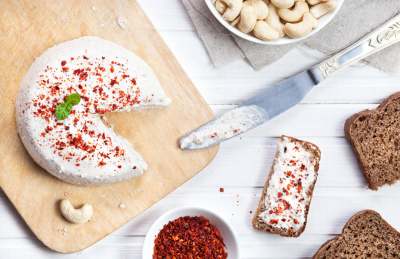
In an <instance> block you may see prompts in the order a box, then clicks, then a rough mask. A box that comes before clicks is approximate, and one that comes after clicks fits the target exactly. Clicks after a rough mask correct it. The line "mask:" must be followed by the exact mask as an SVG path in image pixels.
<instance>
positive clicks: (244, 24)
mask: <svg viewBox="0 0 400 259" xmlns="http://www.w3.org/2000/svg"><path fill="white" fill-rule="evenodd" d="M256 22H257V14H256V11H255V9H254V8H253V7H252V6H250V5H244V6H243V8H242V11H241V12H240V21H239V24H238V29H239V30H240V31H241V32H244V33H249V32H251V31H252V30H253V29H254V26H255V25H256Z"/></svg>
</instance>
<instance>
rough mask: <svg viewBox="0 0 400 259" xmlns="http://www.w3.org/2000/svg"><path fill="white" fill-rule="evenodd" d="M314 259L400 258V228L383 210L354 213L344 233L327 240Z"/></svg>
mask: <svg viewBox="0 0 400 259" xmlns="http://www.w3.org/2000/svg"><path fill="white" fill-rule="evenodd" d="M313 258H314V259H335V258H388V259H389V258H393V259H394V258H397V259H398V258H400V232H398V231H397V230H396V229H394V228H393V227H392V226H391V225H390V224H389V223H387V222H386V221H385V220H384V219H383V218H382V217H381V215H379V213H377V212H375V211H373V210H363V211H360V212H358V213H356V214H355V215H354V216H352V217H351V218H350V219H349V221H348V222H347V223H346V225H345V226H344V228H343V231H342V234H340V235H338V236H337V237H336V238H334V239H332V240H330V241H328V242H326V243H325V244H323V245H322V246H321V248H320V249H319V250H318V251H317V253H316V254H315V255H314V257H313Z"/></svg>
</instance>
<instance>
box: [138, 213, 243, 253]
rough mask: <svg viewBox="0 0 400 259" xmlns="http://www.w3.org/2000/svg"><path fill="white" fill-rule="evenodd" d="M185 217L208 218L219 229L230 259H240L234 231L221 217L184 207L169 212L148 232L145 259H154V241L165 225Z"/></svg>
mask: <svg viewBox="0 0 400 259" xmlns="http://www.w3.org/2000/svg"><path fill="white" fill-rule="evenodd" d="M184 216H203V217H205V218H207V219H208V220H209V221H210V222H211V224H213V225H214V226H215V227H217V228H218V229H219V231H220V232H221V235H222V238H223V239H224V243H225V246H226V250H227V252H228V259H239V258H240V256H239V246H238V243H237V239H236V236H235V233H234V231H233V229H232V228H231V227H230V226H229V224H228V223H227V222H226V221H225V220H224V219H222V218H221V217H220V216H218V215H217V214H215V213H214V212H211V211H209V210H206V209H202V208H193V207H183V208H178V209H174V210H171V211H168V212H167V213H165V214H164V215H162V216H161V217H159V218H158V219H157V220H156V221H155V222H154V223H153V225H152V226H151V227H150V229H149V231H148V232H147V235H146V238H145V240H144V244H143V256H142V258H143V259H151V258H153V249H154V240H155V238H156V236H157V234H158V233H159V232H160V231H161V229H162V228H163V227H164V225H166V224H168V222H170V221H172V220H175V219H177V218H179V217H184Z"/></svg>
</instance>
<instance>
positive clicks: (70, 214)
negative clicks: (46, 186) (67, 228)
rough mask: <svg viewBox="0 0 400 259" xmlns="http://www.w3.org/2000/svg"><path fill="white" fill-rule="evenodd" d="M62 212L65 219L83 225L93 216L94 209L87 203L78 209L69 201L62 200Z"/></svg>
mask: <svg viewBox="0 0 400 259" xmlns="http://www.w3.org/2000/svg"><path fill="white" fill-rule="evenodd" d="M60 211H61V214H62V215H63V217H64V218H65V219H66V220H68V221H69V222H70V223H73V224H83V223H86V222H88V221H89V220H90V219H91V218H92V216H93V207H92V205H90V204H87V203H85V204H84V205H83V206H82V207H80V208H78V209H76V208H75V207H74V206H73V205H72V203H71V202H70V201H69V200H66V199H64V200H61V202H60Z"/></svg>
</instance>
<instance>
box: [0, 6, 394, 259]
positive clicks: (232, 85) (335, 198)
mask: <svg viewBox="0 0 400 259" xmlns="http://www.w3.org/2000/svg"><path fill="white" fill-rule="evenodd" d="M88 1H89V0H88ZM0 2H1V1H0ZM138 2H139V3H140V5H141V7H143V9H144V10H145V12H146V14H147V15H148V16H149V18H150V20H151V21H152V22H153V24H154V25H155V27H156V29H157V30H158V32H159V33H160V34H161V36H162V38H163V39H164V40H165V41H166V43H167V44H168V46H169V48H170V49H171V50H172V52H173V53H174V55H175V56H176V57H177V59H178V61H179V63H180V64H181V65H182V67H183V69H184V70H185V71H186V73H187V74H188V75H189V77H190V78H191V79H192V80H193V81H194V82H195V85H196V87H197V88H198V90H199V91H200V93H201V94H202V95H203V96H204V97H205V99H206V101H207V102H208V104H209V105H211V106H212V108H213V109H214V111H216V112H221V111H222V110H224V109H227V108H229V107H231V106H230V105H237V104H238V103H239V102H240V101H242V100H244V99H245V98H246V97H247V96H250V95H251V93H252V92H255V91H257V89H261V88H262V87H263V86H264V85H265V83H266V82H273V81H276V80H278V79H279V78H282V77H284V76H286V75H289V74H290V73H291V72H292V71H295V70H297V69H299V68H301V67H304V66H305V65H307V64H310V63H313V62H316V61H318V60H319V59H320V58H321V55H320V54H317V53H315V52H313V51H309V50H306V49H303V48H300V49H298V50H295V51H293V52H291V53H290V54H288V55H287V56H286V57H284V58H283V59H282V60H281V61H279V62H278V63H275V64H273V65H271V66H267V67H265V68H263V69H261V70H260V71H253V70H252V69H251V68H250V67H249V66H248V65H247V63H246V62H245V61H237V62H234V63H232V64H229V65H227V66H225V67H222V68H215V67H213V66H212V64H211V63H210V60H209V59H208V57H207V53H206V51H205V50H204V48H203V46H202V43H201V41H200V40H199V38H198V37H197V36H196V33H195V31H194V28H193V26H192V24H191V22H190V20H189V19H188V17H187V14H186V13H185V11H184V8H183V6H182V5H181V0H168V1H162V0H138ZM91 4H92V6H96V4H95V1H93V2H91ZM0 13H1V12H0ZM3 35H4V34H0V38H1V37H3ZM16 65H18V64H16ZM399 83H400V77H399V76H398V75H386V74H384V73H382V72H380V71H377V70H376V69H373V68H370V67H368V66H365V65H363V64H358V65H356V66H354V67H351V68H349V69H346V70H345V71H342V72H340V73H339V74H337V75H336V76H335V77H334V78H332V79H330V80H329V81H326V82H324V83H323V84H322V85H321V86H319V87H318V88H316V89H314V90H313V91H312V92H311V93H310V95H309V96H308V97H307V98H306V99H305V100H304V101H303V104H301V105H299V106H298V107H295V108H294V109H293V111H290V112H289V114H288V115H286V114H285V115H283V116H282V118H276V121H275V122H273V123H271V124H270V125H265V126H263V128H262V129H261V128H260V129H259V130H258V129H257V131H253V132H249V133H248V134H246V135H245V136H243V137H242V138H240V139H234V140H232V141H229V142H226V143H223V144H222V145H221V148H220V151H219V152H218V154H217V156H216V158H215V159H214V160H213V162H212V163H211V164H210V165H209V166H208V167H207V168H206V169H205V170H203V171H202V172H201V173H200V174H198V175H197V176H196V177H194V178H193V179H191V180H190V181H189V182H188V183H186V184H184V185H183V186H181V187H179V188H178V190H177V191H175V192H173V193H172V194H171V195H168V196H167V197H166V198H165V199H163V200H161V201H160V202H158V203H157V204H156V205H155V206H153V207H152V208H150V209H149V210H147V211H145V212H144V213H143V214H141V215H140V216H138V217H136V218H135V219H134V220H132V221H130V222H129V223H128V224H126V225H125V226H124V227H122V228H121V229H120V230H118V231H116V232H114V233H112V234H111V235H109V237H107V238H105V239H104V240H102V241H100V242H98V243H97V244H96V245H94V246H93V247H91V248H89V249H85V250H84V251H82V252H79V253H75V254H71V255H60V254H56V253H53V252H51V251H50V250H49V249H47V248H44V247H43V246H41V245H40V243H39V242H37V240H36V238H35V237H34V236H33V235H32V234H31V233H30V231H29V230H28V229H27V227H26V226H25V224H23V222H22V221H21V220H20V219H19V217H18V215H17V214H16V213H15V210H14V209H13V208H12V207H11V205H9V202H8V200H7V199H6V198H5V196H4V195H1V194H0V223H1V226H0V258H1V259H3V258H6V259H8V258H13V259H14V258H16V259H26V258H40V259H42V258H74V259H75V258H84V259H87V258H90V259H91V258H93V259H102V258H104V259H109V258H113V259H114V258H115V259H128V258H129V259H132V258H133V259H139V258H141V254H142V253H141V249H142V243H143V240H144V235H145V233H146V232H147V230H148V228H149V226H150V225H151V224H152V223H153V222H154V220H155V219H156V218H158V217H159V216H160V215H161V214H162V213H164V212H165V211H166V210H169V209H173V208H176V207H179V206H190V205H195V206H196V205H198V206H203V207H206V208H208V209H210V210H214V211H216V212H218V213H219V214H220V215H221V216H223V217H225V218H226V219H227V220H229V221H230V222H231V224H232V226H233V227H234V229H236V232H237V234H238V237H239V244H240V249H241V255H242V258H244V259H256V258H257V259H265V258H267V259H280V258H281V259H282V258H285V259H289V258H290V259H293V258H310V257H311V256H312V255H313V254H314V252H315V251H316V250H317V249H318V247H319V246H320V245H321V244H322V243H324V242H325V241H326V240H328V239H330V238H332V237H333V236H334V235H335V234H337V233H339V232H340V230H341V229H342V226H343V224H344V222H345V221H346V220H347V218H348V217H349V216H350V215H351V214H353V213H354V212H355V211H356V210H359V209H364V208H373V209H376V210H378V211H379V212H380V213H381V214H382V215H383V216H384V217H385V218H386V219H387V220H388V221H389V222H390V223H392V224H393V226H394V227H396V228H397V229H400V222H399V218H398V215H399V214H400V208H398V206H396V204H397V203H398V202H397V201H398V198H399V190H400V185H399V184H397V185H394V186H391V187H387V188H384V189H383V190H380V191H379V192H372V191H368V190H367V188H366V185H365V180H364V179H363V177H362V175H361V173H360V171H359V169H358V167H357V164H356V163H355V159H354V156H353V154H352V151H351V149H350V147H349V145H348V143H347V141H346V140H345V139H344V138H343V122H344V120H345V119H346V117H347V116H348V115H350V114H351V113H353V112H356V111H359V110H362V109H364V108H371V107H375V106H376V105H377V103H379V102H380V101H381V100H382V99H383V98H384V97H386V96H387V95H389V94H391V93H393V92H396V91H399V90H400V85H399ZM0 112H1V111H0ZM280 133H290V134H294V135H295V136H298V137H301V138H304V139H307V140H310V141H313V142H315V143H317V144H318V145H319V146H320V147H321V150H322V152H323V158H322V161H321V171H320V178H319V180H318V182H317V186H316V190H315V191H316V192H315V195H316V196H315V198H316V199H315V200H314V201H313V203H312V205H311V207H312V212H310V217H312V218H310V222H309V224H308V226H307V230H306V231H307V232H306V233H304V235H302V236H301V237H300V238H298V239H287V238H282V237H278V236H274V235H269V234H260V233H257V232H255V231H253V230H252V229H251V228H250V227H249V221H248V220H249V218H250V210H254V208H255V207H254V206H255V204H256V203H257V201H258V197H259V195H260V192H261V189H260V187H261V186H262V185H263V182H264V179H265V176H266V172H267V171H268V169H269V167H270V165H271V159H272V156H273V152H274V148H275V146H274V145H275V140H276V137H277V136H278V135H279V134H280ZM220 187H224V188H225V192H224V193H220V192H219V188H220ZM0 193H1V192H0ZM238 201H239V202H238Z"/></svg>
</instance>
